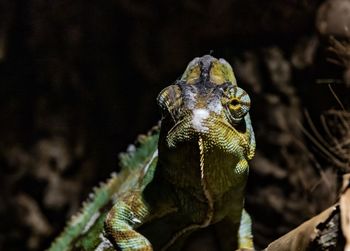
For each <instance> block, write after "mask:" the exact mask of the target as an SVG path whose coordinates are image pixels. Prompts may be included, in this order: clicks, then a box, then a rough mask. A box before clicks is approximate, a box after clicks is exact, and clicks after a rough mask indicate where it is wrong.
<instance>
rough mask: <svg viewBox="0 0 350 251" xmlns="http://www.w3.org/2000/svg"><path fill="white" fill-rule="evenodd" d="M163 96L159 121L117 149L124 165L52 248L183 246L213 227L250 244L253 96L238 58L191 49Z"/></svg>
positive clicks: (224, 240)
mask: <svg viewBox="0 0 350 251" xmlns="http://www.w3.org/2000/svg"><path fill="white" fill-rule="evenodd" d="M157 103H158V106H159V109H160V111H161V114H162V119H161V121H160V125H158V126H156V127H154V128H153V130H151V132H149V133H148V134H147V135H143V136H140V137H139V139H138V141H137V143H136V145H131V146H129V148H128V150H127V152H125V153H122V154H121V155H120V166H121V171H120V172H119V173H118V174H113V175H112V177H111V178H110V179H109V180H108V181H107V182H106V183H104V184H102V185H100V187H98V188H96V189H95V191H94V193H93V194H92V195H91V196H90V197H91V198H90V200H89V201H88V202H86V203H85V204H84V205H83V207H82V210H81V212H80V213H78V214H77V215H76V216H74V217H73V218H72V219H71V220H70V222H69V223H68V225H67V226H66V228H65V230H64V231H63V232H62V234H61V235H60V236H58V237H57V238H56V240H55V241H54V242H53V243H52V244H51V247H50V248H49V249H48V250H49V251H58V250H59V251H61V250H110V251H111V250H122V251H151V250H161V251H163V250H181V249H182V248H183V246H184V245H185V244H186V239H188V238H189V237H190V236H191V234H192V233H193V232H196V231H198V230H201V229H204V228H207V227H212V228H213V229H214V230H215V232H216V233H217V234H216V237H217V242H218V246H219V247H220V250H224V251H226V250H235V249H248V250H254V245H253V236H252V232H251V219H250V216H249V214H248V213H247V212H246V211H245V209H244V191H245V186H246V181H247V177H248V172H249V165H248V161H249V160H251V159H252V158H253V156H254V152H255V147H256V143H255V137H254V131H253V127H252V123H251V120H250V116H249V109H250V103H251V102H250V97H249V95H248V94H247V93H246V92H245V91H244V90H243V89H242V88H240V87H238V85H237V82H236V79H235V76H234V73H233V70H232V67H231V66H230V64H229V63H228V62H227V61H226V60H224V59H222V58H220V59H217V58H215V57H213V56H211V55H204V56H202V57H197V58H194V59H193V60H192V61H191V62H190V63H189V64H188V66H187V68H186V70H185V71H184V73H183V74H182V76H181V77H180V78H179V79H178V80H176V81H175V82H173V83H172V84H171V85H170V86H168V87H166V88H165V89H163V90H162V91H161V92H160V93H159V95H158V98H157Z"/></svg>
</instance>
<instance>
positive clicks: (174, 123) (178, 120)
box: [158, 55, 255, 159]
mask: <svg viewBox="0 0 350 251" xmlns="http://www.w3.org/2000/svg"><path fill="white" fill-rule="evenodd" d="M158 105H159V107H160V108H161V110H162V113H163V120H162V128H163V127H168V129H167V130H168V131H167V136H166V141H167V145H168V147H169V148H173V147H176V146H177V145H178V144H181V143H184V142H190V141H194V140H197V139H198V138H199V137H201V138H202V139H203V140H204V141H205V142H206V149H208V150H210V148H211V147H218V148H219V149H221V150H222V151H224V152H229V153H234V152H237V151H240V152H242V153H243V154H244V155H245V156H246V157H247V158H248V159H250V158H252V157H253V155H254V149H255V142H254V135H253V131H252V129H251V124H250V119H249V114H248V111H249V108H250V98H249V96H248V94H247V93H246V92H245V91H244V90H243V89H241V88H239V87H238V86H237V83H236V79H235V77H234V73H233V71H232V68H231V66H230V64H229V63H228V62H226V61H225V60H224V59H216V58H214V57H212V56H210V55H205V56H203V57H200V58H195V59H193V60H192V61H191V62H190V63H189V64H188V66H187V68H186V70H185V72H184V73H183V75H182V77H181V79H180V80H178V81H177V82H176V83H175V84H173V85H170V86H168V87H167V88H165V89H164V90H162V91H161V93H160V94H159V96H158Z"/></svg>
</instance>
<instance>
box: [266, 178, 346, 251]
mask: <svg viewBox="0 0 350 251" xmlns="http://www.w3.org/2000/svg"><path fill="white" fill-rule="evenodd" d="M349 188H350V174H346V175H344V176H343V187H342V191H341V195H340V199H339V202H338V203H337V204H335V205H333V206H332V207H330V208H328V209H326V210H325V211H323V212H322V213H320V214H318V215H316V216H315V217H313V218H311V219H310V220H308V221H306V222H304V223H303V224H301V225H300V226H299V227H297V228H295V229H294V230H292V231H290V232H289V233H287V234H285V235H284V236H282V237H280V238H279V239H277V240H275V241H274V242H272V243H270V245H268V246H267V248H265V249H264V250H265V251H291V250H298V251H304V250H344V251H350V189H349Z"/></svg>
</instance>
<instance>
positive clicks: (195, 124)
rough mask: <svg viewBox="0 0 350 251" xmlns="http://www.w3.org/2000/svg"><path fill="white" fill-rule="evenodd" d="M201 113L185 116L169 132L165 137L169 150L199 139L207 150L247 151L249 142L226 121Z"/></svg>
mask: <svg viewBox="0 0 350 251" xmlns="http://www.w3.org/2000/svg"><path fill="white" fill-rule="evenodd" d="M201 113H202V111H199V114H195V113H194V114H193V115H192V116H186V117H185V118H183V119H182V120H180V121H179V122H177V123H176V124H175V125H174V126H173V127H172V128H171V129H170V130H169V132H168V135H167V137H166V141H167V144H168V147H169V148H175V147H176V146H177V145H178V144H180V143H191V142H192V143H195V142H198V138H199V137H201V138H202V139H203V141H204V142H205V144H206V145H207V147H208V148H212V147H218V148H219V149H221V150H222V151H224V152H231V153H232V152H235V151H237V148H238V147H243V148H244V149H248V147H249V142H248V141H247V140H246V139H245V138H244V137H243V136H242V135H241V134H240V133H239V132H238V131H237V130H236V129H235V128H234V127H233V126H232V125H230V124H229V123H228V122H227V121H225V120H223V119H222V118H213V117H207V116H206V113H205V112H204V113H203V114H201ZM196 116H199V117H197V118H196Z"/></svg>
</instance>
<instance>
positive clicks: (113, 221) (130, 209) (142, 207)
mask: <svg viewBox="0 0 350 251" xmlns="http://www.w3.org/2000/svg"><path fill="white" fill-rule="evenodd" d="M148 215H149V208H148V206H147V205H146V204H145V202H144V201H143V199H142V195H141V192H140V191H133V192H130V193H128V195H127V196H124V199H122V200H119V201H118V202H117V203H116V204H115V205H114V206H113V208H112V209H111V210H110V211H109V213H108V215H107V217H106V220H105V231H106V235H107V238H108V239H109V240H110V241H111V242H112V244H113V246H114V247H115V248H116V249H117V250H121V251H152V250H153V248H152V245H151V243H150V242H149V241H148V240H147V239H146V238H145V237H144V236H143V235H142V234H140V233H138V232H137V231H135V230H134V229H135V227H137V226H138V225H140V224H142V223H143V222H144V220H145V219H146V217H147V216H148Z"/></svg>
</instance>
